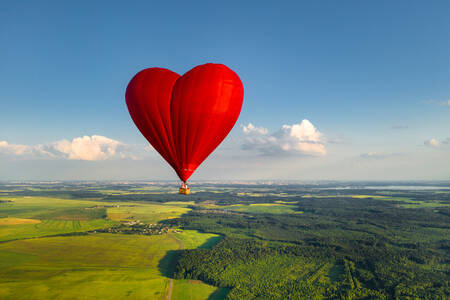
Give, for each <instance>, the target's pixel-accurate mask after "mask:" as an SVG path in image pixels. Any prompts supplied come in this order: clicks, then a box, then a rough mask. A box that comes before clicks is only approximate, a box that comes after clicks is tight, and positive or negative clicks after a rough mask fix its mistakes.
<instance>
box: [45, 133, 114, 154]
mask: <svg viewBox="0 0 450 300" xmlns="http://www.w3.org/2000/svg"><path fill="white" fill-rule="evenodd" d="M121 144H122V143H120V142H118V141H116V140H113V139H110V138H107V137H104V136H100V135H93V136H91V137H90V136H83V137H78V138H74V139H73V140H72V141H71V142H70V141H68V140H62V141H59V142H56V143H54V144H53V147H54V148H55V149H56V150H57V151H59V152H61V153H63V154H64V155H66V156H67V158H68V159H76V160H105V159H108V158H113V157H114V156H115V154H116V150H117V148H118V147H119V146H120V145H121Z"/></svg>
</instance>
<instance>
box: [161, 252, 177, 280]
mask: <svg viewBox="0 0 450 300" xmlns="http://www.w3.org/2000/svg"><path fill="white" fill-rule="evenodd" d="M182 251H183V250H169V251H167V253H166V255H164V257H163V258H162V259H161V260H160V261H159V263H158V270H159V272H161V274H162V275H163V276H165V277H168V278H174V275H175V267H176V264H177V260H178V257H179V256H180V255H181V252H182Z"/></svg>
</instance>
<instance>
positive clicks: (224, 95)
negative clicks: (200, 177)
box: [125, 63, 244, 194]
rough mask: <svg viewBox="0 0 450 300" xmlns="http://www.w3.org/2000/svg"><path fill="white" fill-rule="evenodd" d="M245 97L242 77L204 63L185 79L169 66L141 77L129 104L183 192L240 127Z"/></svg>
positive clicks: (134, 81) (134, 83)
mask: <svg viewBox="0 0 450 300" xmlns="http://www.w3.org/2000/svg"><path fill="white" fill-rule="evenodd" d="M243 99H244V86H243V85H242V82H241V80H240V79H239V76H238V75H237V74H236V73H235V72H234V71H232V70H231V69H230V68H228V67H227V66H225V65H222V64H212V63H208V64H204V65H200V66H197V67H195V68H193V69H192V70H190V71H188V72H187V73H185V74H184V75H183V76H180V75H178V74H177V73H175V72H172V71H170V70H168V69H164V68H148V69H144V70H142V71H140V72H139V73H137V74H136V75H135V76H134V77H133V78H132V79H131V81H130V83H129V84H128V86H127V90H126V93H125V100H126V104H127V107H128V111H129V112H130V115H131V118H132V119H133V121H134V123H135V124H136V127H137V128H138V129H139V131H140V132H141V133H142V135H143V136H144V137H145V138H146V139H147V140H148V142H149V143H150V144H151V145H152V146H153V148H155V150H156V151H158V152H159V154H161V156H162V157H163V158H164V159H165V160H166V161H167V163H168V164H169V165H170V166H171V167H172V168H173V169H174V170H175V172H176V173H177V175H178V177H179V178H180V180H181V181H182V185H181V187H180V194H189V193H190V190H189V187H188V184H187V180H188V179H189V177H190V176H191V175H192V174H193V173H194V172H195V170H196V169H197V168H198V166H200V164H201V163H202V162H203V161H204V160H205V159H206V158H207V157H208V156H209V155H210V154H211V153H212V152H213V151H214V149H216V148H217V146H219V144H220V143H221V142H222V141H223V140H224V139H225V137H226V136H227V135H228V133H229V132H230V131H231V129H232V128H233V126H234V124H235V123H236V121H237V119H238V117H239V113H240V112H241V108H242V102H243Z"/></svg>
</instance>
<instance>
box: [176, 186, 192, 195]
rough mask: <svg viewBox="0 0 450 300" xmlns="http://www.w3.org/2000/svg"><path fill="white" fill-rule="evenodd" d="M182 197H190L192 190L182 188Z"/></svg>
mask: <svg viewBox="0 0 450 300" xmlns="http://www.w3.org/2000/svg"><path fill="white" fill-rule="evenodd" d="M179 193H180V194H181V195H189V194H190V193H191V190H190V189H189V188H180V192H179Z"/></svg>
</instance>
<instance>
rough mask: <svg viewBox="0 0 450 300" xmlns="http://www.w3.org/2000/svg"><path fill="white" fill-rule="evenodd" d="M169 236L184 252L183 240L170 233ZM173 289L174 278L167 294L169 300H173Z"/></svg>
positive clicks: (171, 279) (170, 282)
mask: <svg viewBox="0 0 450 300" xmlns="http://www.w3.org/2000/svg"><path fill="white" fill-rule="evenodd" d="M168 235H169V236H170V237H172V238H173V239H174V240H175V241H176V242H177V244H178V250H183V249H184V243H183V241H182V240H180V239H178V238H177V237H176V236H174V235H173V234H171V233H168ZM172 288H173V278H170V281H169V292H168V294H167V300H171V298H172Z"/></svg>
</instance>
